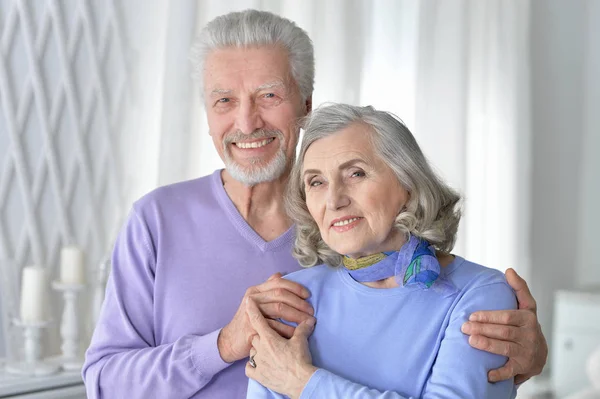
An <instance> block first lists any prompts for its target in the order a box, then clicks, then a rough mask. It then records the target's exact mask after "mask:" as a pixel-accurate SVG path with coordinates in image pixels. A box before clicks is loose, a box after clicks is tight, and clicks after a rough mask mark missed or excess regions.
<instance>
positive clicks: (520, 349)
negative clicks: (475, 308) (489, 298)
mask: <svg viewBox="0 0 600 399" xmlns="http://www.w3.org/2000/svg"><path fill="white" fill-rule="evenodd" d="M506 280H507V281H508V284H510V286H511V287H512V288H513V289H514V290H515V293H516V294H517V301H518V302H519V310H495V311H481V312H475V313H473V314H471V317H469V321H468V322H466V323H465V324H463V326H462V331H463V332H464V333H465V334H468V335H470V337H469V344H470V345H471V346H472V347H474V348H477V349H481V350H484V351H486V352H490V353H495V354H498V355H503V356H507V357H508V362H506V364H505V365H504V366H503V367H501V368H499V369H496V370H491V371H490V372H489V373H488V379H489V380H490V381H491V382H496V381H502V380H507V379H509V378H512V377H515V383H516V384H521V383H523V382H525V381H527V380H528V379H529V378H531V377H533V376H534V375H538V374H540V373H541V372H542V369H543V368H544V365H545V364H546V360H547V357H548V345H547V344H546V339H545V338H544V334H543V333H542V329H541V327H540V324H539V323H538V319H537V305H536V303H535V299H533V296H532V295H531V292H530V291H529V287H528V286H527V282H526V281H525V280H523V279H522V278H521V277H519V275H518V274H517V272H515V271H514V270H513V269H508V270H507V271H506Z"/></svg>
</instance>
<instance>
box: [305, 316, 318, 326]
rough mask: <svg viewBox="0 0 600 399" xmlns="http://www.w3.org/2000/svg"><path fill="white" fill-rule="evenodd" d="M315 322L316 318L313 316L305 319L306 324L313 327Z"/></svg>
mask: <svg viewBox="0 0 600 399" xmlns="http://www.w3.org/2000/svg"><path fill="white" fill-rule="evenodd" d="M315 322H316V320H315V318H314V317H311V318H309V319H308V320H306V324H308V325H309V326H310V327H314V326H315Z"/></svg>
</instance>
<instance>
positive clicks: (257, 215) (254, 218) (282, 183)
mask: <svg viewBox="0 0 600 399" xmlns="http://www.w3.org/2000/svg"><path fill="white" fill-rule="evenodd" d="M287 177H288V173H284V175H283V176H282V177H280V178H279V179H276V180H273V181H269V182H266V183H260V184H257V185H255V186H251V187H250V186H246V185H244V184H242V183H240V182H239V181H237V180H235V179H234V178H233V177H231V175H230V174H229V173H227V170H226V169H224V170H223V171H222V172H221V179H222V181H223V187H224V188H225V192H226V193H227V195H228V196H229V198H230V199H231V201H232V202H233V204H234V205H235V207H236V208H237V210H238V212H239V213H240V215H242V217H243V218H244V219H245V220H246V222H247V223H248V224H249V225H250V227H252V228H253V229H254V231H256V232H257V233H258V234H259V235H260V236H261V237H262V238H263V239H264V240H265V241H271V240H274V239H275V238H277V237H279V236H280V235H282V234H283V233H284V232H286V231H287V230H288V229H289V228H290V226H291V225H292V222H291V220H290V219H289V218H288V217H287V215H286V213H285V208H284V203H283V195H284V192H285V187H286V184H287Z"/></svg>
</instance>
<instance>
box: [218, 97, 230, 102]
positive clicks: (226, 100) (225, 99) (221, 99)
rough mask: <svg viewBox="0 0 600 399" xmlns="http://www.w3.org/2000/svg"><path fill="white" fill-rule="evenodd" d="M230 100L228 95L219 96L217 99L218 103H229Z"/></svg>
mask: <svg viewBox="0 0 600 399" xmlns="http://www.w3.org/2000/svg"><path fill="white" fill-rule="evenodd" d="M229 101H231V100H230V99H229V98H226V97H224V98H219V99H218V100H217V102H218V103H228V102H229Z"/></svg>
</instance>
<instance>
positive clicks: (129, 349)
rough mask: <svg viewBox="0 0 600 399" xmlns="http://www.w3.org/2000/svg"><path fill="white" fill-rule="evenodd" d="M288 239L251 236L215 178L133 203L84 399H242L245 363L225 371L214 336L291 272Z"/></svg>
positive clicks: (90, 356) (294, 266) (289, 235)
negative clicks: (259, 288)
mask: <svg viewBox="0 0 600 399" xmlns="http://www.w3.org/2000/svg"><path fill="white" fill-rule="evenodd" d="M292 239H293V231H292V229H290V230H288V231H287V232H285V233H284V234H283V235H282V236H280V237H279V238H277V239H275V240H273V241H270V242H265V241H264V240H263V239H262V238H261V237H260V236H258V235H257V234H256V233H255V232H254V230H252V228H250V226H248V224H247V223H246V221H245V220H244V219H243V218H242V216H241V215H240V214H239V213H238V211H237V209H236V208H235V206H234V205H233V203H232V202H231V200H230V199H229V197H228V196H227V194H226V192H225V190H224V188H223V184H222V181H221V177H220V171H216V172H215V173H213V174H212V175H211V176H206V177H203V178H200V179H196V180H191V181H187V182H183V183H178V184H174V185H171V186H167V187H162V188H159V189H157V190H155V191H153V192H152V193H150V194H148V195H146V196H145V197H143V198H142V199H140V200H139V201H137V202H136V203H135V204H134V206H133V209H132V210H131V213H130V215H129V219H128V220H127V222H126V224H125V226H124V228H123V230H122V231H121V233H120V235H119V237H118V240H117V242H116V245H115V250H114V253H113V258H112V262H113V269H112V273H111V276H110V279H109V282H108V287H107V291H106V300H105V302H104V306H103V308H102V313H101V316H100V320H99V322H98V325H97V326H96V330H95V331H94V335H93V337H92V342H91V345H90V347H89V349H88V350H87V353H86V359H85V365H84V367H83V378H84V381H85V385H86V389H87V395H88V398H90V399H95V398H111V399H113V398H128V399H134V398H170V399H171V398H172V399H176V398H219V399H223V398H228V399H229V398H245V397H246V388H247V385H248V380H247V378H246V377H245V375H244V366H245V361H238V362H235V363H233V364H228V363H225V362H224V361H223V360H222V359H221V357H220V355H219V352H218V349H217V336H218V334H219V331H220V329H221V328H222V327H223V326H225V325H226V324H227V323H228V322H229V321H230V320H231V318H232V317H233V315H234V313H235V311H236V310H237V308H238V306H239V304H240V302H241V299H242V297H243V295H244V292H245V291H246V289H247V288H248V287H250V286H252V285H256V284H259V283H261V282H263V281H265V280H266V279H267V278H268V277H269V276H270V275H271V274H273V273H275V272H278V271H279V272H282V273H288V272H292V271H295V270H298V269H299V266H298V263H297V262H296V261H295V260H294V259H293V258H292V256H291V245H292Z"/></svg>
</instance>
